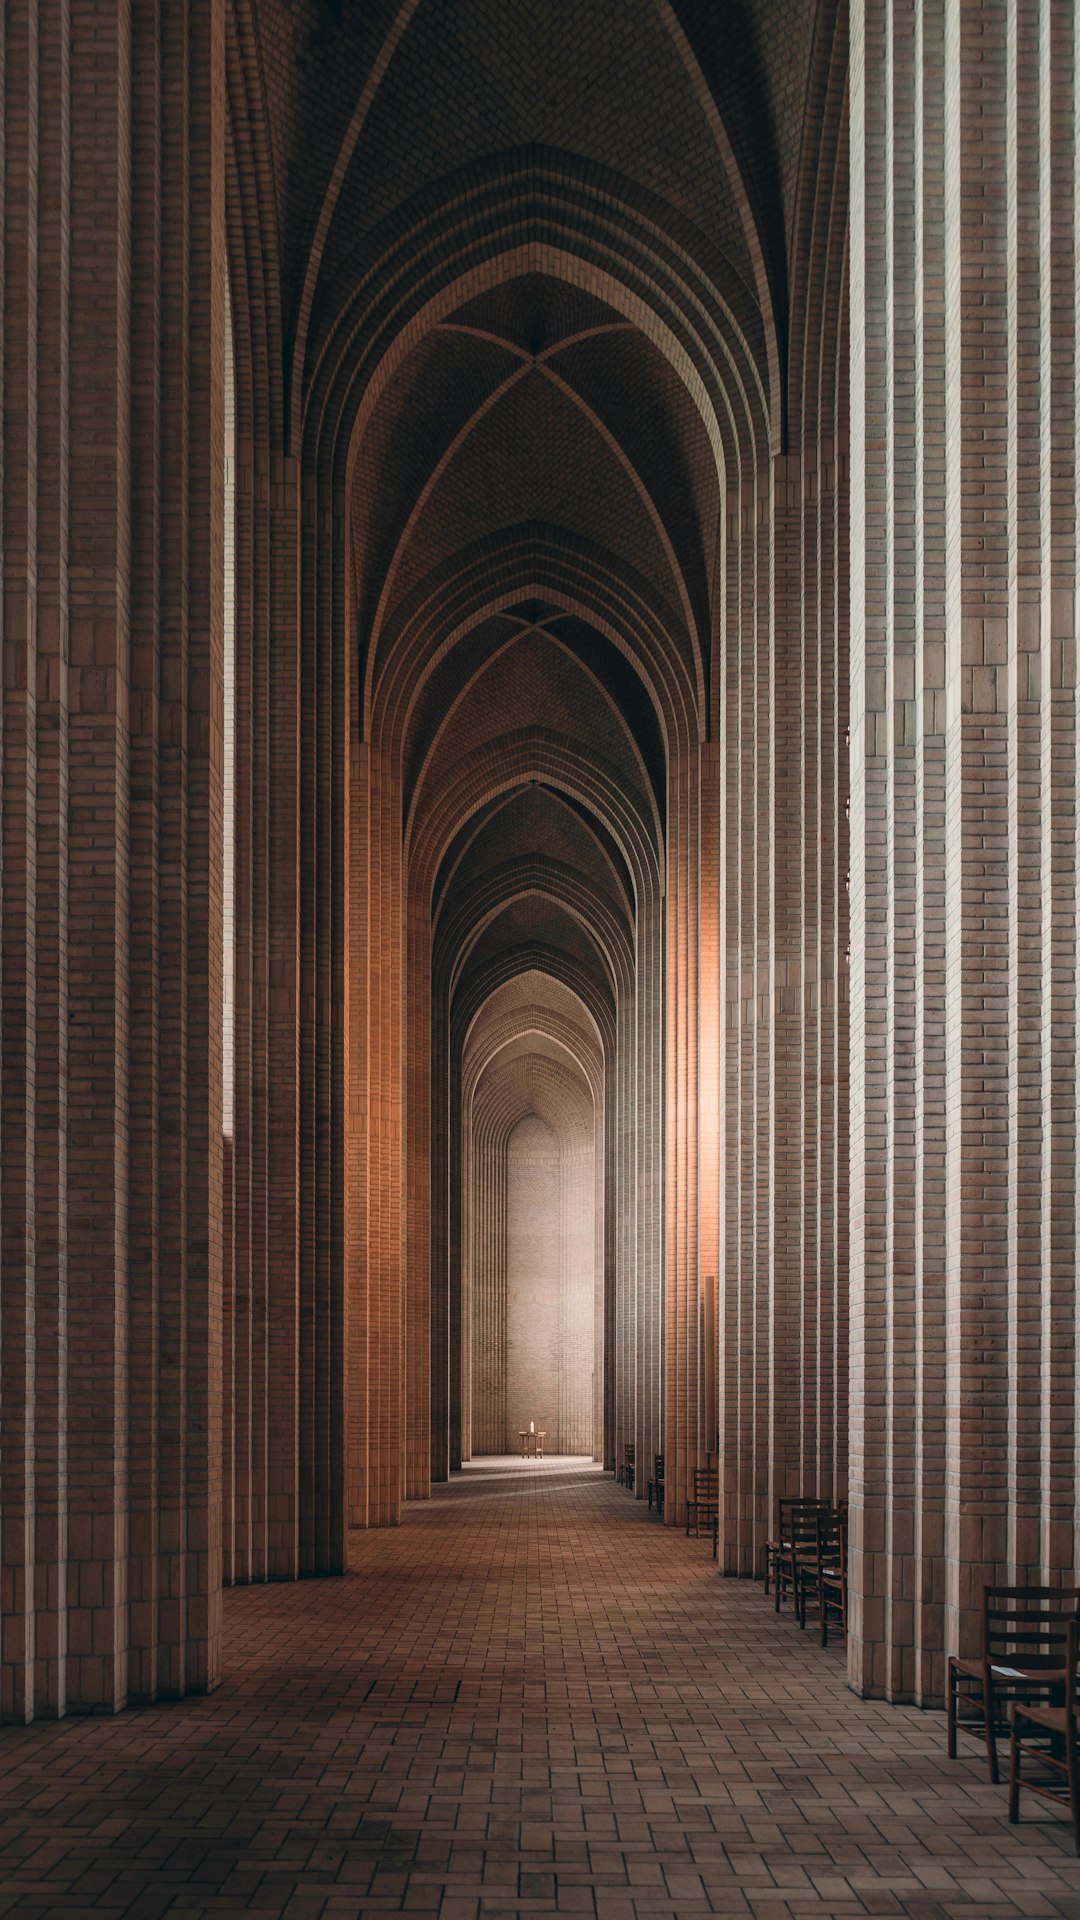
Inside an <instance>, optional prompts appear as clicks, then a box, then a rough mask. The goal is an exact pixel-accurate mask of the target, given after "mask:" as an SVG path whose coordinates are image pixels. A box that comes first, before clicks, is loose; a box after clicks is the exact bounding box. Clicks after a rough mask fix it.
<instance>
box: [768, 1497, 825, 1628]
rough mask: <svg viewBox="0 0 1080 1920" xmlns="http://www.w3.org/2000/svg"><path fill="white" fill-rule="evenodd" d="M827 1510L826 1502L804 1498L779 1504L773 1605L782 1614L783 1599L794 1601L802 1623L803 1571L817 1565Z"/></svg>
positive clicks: (793, 1498) (785, 1498) (791, 1499)
mask: <svg viewBox="0 0 1080 1920" xmlns="http://www.w3.org/2000/svg"><path fill="white" fill-rule="evenodd" d="M827 1507H828V1502H827V1501H825V1500H813V1499H809V1498H807V1497H806V1496H802V1495H800V1496H797V1497H791V1498H788V1497H786V1496H785V1497H784V1498H783V1499H781V1500H779V1501H778V1502H777V1518H778V1533H777V1544H776V1549H775V1553H774V1555H773V1574H774V1578H775V1583H776V1591H775V1597H774V1606H775V1609H776V1612H777V1613H779V1611H780V1607H781V1604H782V1602H783V1601H784V1600H787V1599H791V1600H794V1602H795V1605H796V1609H797V1611H798V1614H799V1620H800V1623H801V1622H802V1618H803V1614H802V1603H801V1599H800V1591H799V1583H800V1569H802V1568H804V1567H806V1568H810V1567H813V1566H815V1565H816V1562H817V1519H818V1514H819V1513H821V1512H823V1511H825V1510H826V1509H827Z"/></svg>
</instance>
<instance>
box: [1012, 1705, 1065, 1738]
mask: <svg viewBox="0 0 1080 1920" xmlns="http://www.w3.org/2000/svg"><path fill="white" fill-rule="evenodd" d="M1019 1711H1020V1717H1021V1719H1022V1720H1030V1721H1033V1722H1034V1724H1035V1725H1036V1726H1037V1727H1043V1728H1044V1729H1045V1731H1046V1732H1047V1733H1064V1732H1065V1730H1066V1726H1067V1724H1068V1715H1067V1714H1066V1712H1065V1709H1064V1707H1032V1706H1029V1705H1028V1704H1027V1702H1025V1703H1024V1705H1023V1706H1021V1707H1020V1709H1019Z"/></svg>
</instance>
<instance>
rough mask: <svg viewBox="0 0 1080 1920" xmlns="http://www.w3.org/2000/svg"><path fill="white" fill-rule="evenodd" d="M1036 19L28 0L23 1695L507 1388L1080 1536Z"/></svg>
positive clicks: (15, 1172)
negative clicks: (1079, 1521)
mask: <svg viewBox="0 0 1080 1920" xmlns="http://www.w3.org/2000/svg"><path fill="white" fill-rule="evenodd" d="M1074 16H1075V9H1074V7H1073V6H1072V4H1071V0H1001V4H1000V5H989V4H986V0H912V3H911V4H901V0H852V6H851V9H850V19H849V17H848V10H847V9H846V8H845V7H844V6H843V5H842V4H840V0H783V3H782V4H778V0H741V4H738V5H736V4H735V3H734V0H731V4H728V3H727V0H724V4H718V3H717V0H596V4H590V5H588V6H584V7H582V6H579V7H575V8H571V7H566V6H562V5H559V4H557V0H539V4H538V3H537V0H373V4H370V5H363V6H361V5H359V4H356V5H354V4H351V0H336V3H335V4H331V3H330V0H48V3H47V4H46V0H9V4H8V7H7V9H6V14H5V19H4V28H3V32H4V36H5V39H4V64H3V87H4V94H5V116H4V124H3V134H2V139H3V166H4V189H3V198H2V214H0V220H2V235H0V238H2V247H3V263H4V275H3V465H2V484H3V502H2V506H3V515H2V539H3V563H4V603H3V620H4V678H3V715H2V718H3V736H2V746H3V763H2V803H3V819H2V844H0V855H2V871H0V915H2V918H0V937H2V984H3V1006H2V1013H3V1075H2V1097H3V1110H2V1118H3V1130H2V1136H0V1253H2V1271H0V1288H2V1290H0V1594H2V1603H3V1636H2V1694H0V1710H2V1712H3V1715H4V1716H5V1717H6V1718H8V1719H16V1720H24V1719H31V1718H34V1717H35V1716H48V1715H59V1714H62V1713H64V1712H66V1711H71V1710H78V1709H89V1708H117V1707H119V1706H122V1705H124V1704H125V1703H126V1702H128V1701H134V1700H148V1699H153V1698H156V1697H162V1696H169V1695H180V1694H183V1693H185V1692H192V1691H206V1690H208V1689H211V1688H212V1687H213V1686H214V1685H215V1683H216V1682H217V1680H218V1678H219V1675H220V1668H221V1646H220V1641H221V1596H222V1589H223V1586H225V1585H228V1584H241V1583H246V1582H254V1581H266V1580H292V1579H295V1578H297V1577H298V1576H300V1575H311V1574H332V1573H335V1572H339V1571H341V1570H343V1569H346V1568H348V1567H349V1566H350V1564H351V1563H352V1564H355V1561H356V1558H357V1555H358V1553H359V1547H360V1542H361V1539H362V1534H363V1530H365V1529H367V1528H371V1527H377V1526H390V1525H393V1524H394V1523H395V1522H396V1521H397V1520H398V1519H399V1517H400V1514H401V1509H402V1503H403V1502H404V1501H405V1500H407V1499H423V1498H425V1497H426V1496H427V1495H428V1494H429V1493H430V1490H431V1486H432V1484H433V1482H436V1481H440V1480H445V1479H447V1477H448V1476H449V1475H450V1474H451V1473H453V1472H454V1471H455V1470H456V1469H457V1468H458V1467H460V1465H461V1463H462V1461H463V1460H465V1459H468V1458H470V1457H471V1456H473V1455H475V1454H478V1453H482V1452H489V1451H490V1452H499V1451H503V1450H504V1449H505V1448H506V1446H507V1445H508V1444H512V1443H513V1440H514V1439H515V1437H516V1433H517V1430H518V1427H519V1426H520V1424H522V1423H523V1422H525V1421H526V1420H527V1419H528V1418H529V1417H535V1416H534V1415H533V1414H532V1411H531V1410H532V1409H533V1408H535V1412H536V1415H539V1424H543V1425H544V1426H545V1428H546V1432H547V1436H548V1441H549V1445H550V1446H551V1447H552V1448H553V1449H554V1450H555V1451H561V1452H564V1453H573V1454H588V1455H593V1456H594V1457H595V1458H596V1459H598V1460H602V1461H603V1462H604V1463H606V1464H607V1465H608V1466H611V1465H613V1464H614V1463H615V1461H616V1460H621V1459H622V1458H623V1454H624V1449H625V1448H626V1446H627V1445H633V1446H634V1447H635V1448H636V1453H637V1458H638V1461H639V1462H640V1463H648V1462H650V1461H651V1458H652V1456H653V1455H654V1454H656V1453H663V1454H664V1455H665V1458H666V1463H667V1465H666V1479H667V1489H668V1497H667V1507H666V1513H665V1519H666V1520H667V1522H668V1523H669V1524H675V1525H677V1524H679V1522H680V1521H681V1519H682V1516H683V1512H684V1504H685V1500H686V1497H687V1494H688V1490H689V1488H690V1485H691V1483H692V1477H693V1471H694V1469H695V1467H697V1466H698V1465H699V1464H701V1463H702V1462H703V1460H704V1458H705V1456H706V1454H715V1453H718V1454H719V1460H720V1475H721V1510H720V1542H719V1554H720V1571H721V1573H722V1574H726V1575H750V1574H752V1573H753V1572H755V1571H756V1570H757V1569H758V1568H759V1566H760V1558H761V1549H762V1544H763V1541H764V1537H765V1533H766V1529H767V1526H768V1523H769V1519H770V1516H771V1514H772V1511H773V1504H774V1501H775V1498H776V1496H777V1494H778V1493H782V1492H796V1491H800V1490H802V1491H805V1492H815V1493H821V1494H824V1495H829V1496H836V1495H838V1494H841V1493H844V1492H848V1493H849V1494H850V1500H851V1512H852V1548H853V1552H852V1588H853V1604H852V1616H853V1617H852V1632H851V1636H850V1645H849V1670H850V1677H851V1680H852V1683H853V1685H854V1686H855V1687H856V1688H857V1689H858V1690H859V1691H861V1692H863V1693H868V1694H878V1695H884V1696H887V1697H890V1698H895V1699H902V1700H907V1701H917V1702H924V1703H926V1702H932V1701H935V1700H938V1699H940V1696H941V1692H942V1685H943V1666H944V1660H945V1656H946V1654H947V1652H948V1651H950V1650H953V1649H956V1648H961V1649H964V1650H967V1649H968V1648H969V1646H970V1644H971V1642H972V1637H973V1635H974V1633H975V1630H976V1613H977V1602H978V1593H979V1589H980V1587H981V1584H982V1583H983V1582H984V1581H985V1580H986V1579H987V1578H990V1577H992V1576H994V1575H998V1574H1006V1573H1009V1574H1017V1575H1019V1576H1025V1575H1032V1576H1042V1577H1045V1578H1047V1579H1051V1580H1056V1579H1058V1578H1062V1577H1064V1576H1065V1575H1067V1574H1069V1573H1070V1572H1073V1571H1074V1570H1075V1562H1076V1558H1077V1547H1076V1526H1077V1460H1078V1457H1080V1446H1078V1436H1080V1425H1078V1422H1077V1394H1078V1381H1077V1374H1076V1355H1075V1326H1076V1315H1077V1293H1076V1279H1075V1242H1076V1224H1077V1209H1078V1205H1080V1182H1078V1168H1077V1156H1076V1137H1075V1136H1076V1113H1077V1060H1076V1027H1077V1016H1078V1005H1077V986H1076V982H1077V972H1076V965H1075V959H1076V928H1077V806H1076V800H1077V670H1076V645H1075V612H1076V610H1075V588H1076V529H1077V515H1076V507H1077V460H1078V444H1080V441H1078V425H1077V423H1078V420H1080V413H1078V409H1077V404H1076V400H1077V384H1078V380H1080V358H1078V353H1077V327H1076V321H1077V277H1076V258H1077V222H1078V219H1080V189H1078V153H1080V148H1078V141H1077V126H1076V52H1077V49H1076V31H1077V26H1076V19H1075V17H1074ZM645 1480H646V1474H645V1473H639V1488H641V1489H643V1488H644V1485H645Z"/></svg>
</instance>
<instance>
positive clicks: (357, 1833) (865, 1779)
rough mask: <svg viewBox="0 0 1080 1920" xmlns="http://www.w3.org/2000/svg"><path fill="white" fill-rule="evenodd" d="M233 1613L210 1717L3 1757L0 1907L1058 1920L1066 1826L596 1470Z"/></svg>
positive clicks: (440, 1518)
mask: <svg viewBox="0 0 1080 1920" xmlns="http://www.w3.org/2000/svg"><path fill="white" fill-rule="evenodd" d="M360 1560H361V1569H360V1572H359V1573H358V1574H357V1575H355V1576H351V1577H349V1578H346V1579H342V1580H325V1581H312V1582H305V1583H302V1584H299V1585H280V1586H271V1587H258V1588H248V1589H246V1590H239V1591H234V1592H231V1593H229V1594H227V1595H226V1636H227V1658H226V1680H225V1684H224V1685H223V1686H222V1688H221V1689H220V1690H219V1691H218V1692H217V1693H216V1694H214V1695H213V1696H211V1697H210V1698H204V1699H192V1700H187V1701H185V1702H181V1703H178V1704H174V1705H169V1706H162V1707H159V1708H153V1709H147V1710H142V1711H134V1712H130V1713H127V1714H124V1715H122V1716H120V1717H119V1718H117V1719H112V1720H108V1719H84V1720H68V1721H65V1722H61V1723H56V1724H52V1725H48V1724H45V1723H40V1722H39V1723H38V1724H36V1725H34V1726H32V1727H28V1728H25V1729H22V1728H20V1729H13V1730H8V1731H6V1732H5V1733H4V1734H3V1736H2V1737H0V1746H2V1752H3V1758H4V1762H5V1766H4V1786H3V1794H2V1804H0V1865H2V1869H3V1871H2V1878H0V1912H3V1913H17V1914H20V1915H49V1914H63V1913H71V1912H100V1913H105V1914H112V1915H116V1916H120V1915H124V1916H130V1920H158V1916H163V1915H168V1916H169V1917H170V1920H201V1916H204V1915H212V1914H221V1913H244V1914H247V1915H249V1916H251V1917H252V1920H271V1916H274V1917H275V1920H276V1916H279V1915H287V1916H288V1920H315V1917H316V1916H320V1915H327V1916H329V1915H374V1914H381V1913H395V1912H406V1913H417V1914H424V1913H427V1914H432V1915H436V1914H437V1915H438V1916H439V1920H506V1917H508V1916H510V1915H521V1916H525V1915H532V1914H579V1915H596V1916H599V1917H600V1920H654V1917H656V1920H659V1917H660V1916H679V1920H682V1917H683V1916H685V1917H686V1920H690V1916H695V1915H699V1914H723V1915H731V1916H736V1915H747V1916H760V1920H788V1917H789V1916H791V1917H792V1920H796V1917H797V1920H804V1917H805V1920H810V1917H811V1916H813V1920H828V1916H833V1915H835V1916H837V1917H838V1920H839V1916H841V1915H843V1916H860V1920H871V1917H873V1920H878V1917H880V1920H885V1916H893V1915H897V1914H907V1915H912V1916H916V1920H951V1916H953V1915H959V1916H964V1917H965V1920H975V1916H977V1917H978V1920H998V1916H1001V1917H1002V1920H1004V1916H1018V1917H1020V1920H1036V1916H1040V1915H1077V1914H1080V1863H1078V1862H1077V1861H1076V1860H1075V1859H1074V1858H1073V1855H1072V1852H1071V1848H1070V1845H1069V1841H1068V1835H1067V1829H1066V1827H1065V1824H1064V1822H1061V1821H1058V1820H1056V1819H1055V1818H1054V1817H1053V1816H1052V1815H1047V1816H1046V1817H1040V1816H1039V1815H1036V1814H1034V1813H1033V1812H1032V1811H1031V1809H1030V1808H1027V1807H1025V1817H1024V1820H1023V1823H1022V1825H1021V1826H1020V1827H1019V1828H1018V1829H1010V1828H1009V1827H1008V1825H1007V1823H1006V1819H1005V1795H1004V1791H1003V1790H999V1789H994V1788H992V1787H991V1786H989V1785H988V1784H987V1782H986V1780H985V1777H984V1773H983V1769H982V1767H981V1765H980V1763H979V1760H978V1758H977V1749H976V1748H975V1746H974V1744H971V1745H970V1749H969V1751H970V1754H971V1757H970V1758H969V1759H964V1760H962V1761H960V1762H957V1763H950V1762H949V1761H948V1760H946V1758H945V1752H944V1725H943V1721H942V1717H941V1716H940V1715H939V1714H924V1713H920V1712H917V1711H915V1710H914V1709H908V1708H892V1707H888V1706H884V1705H882V1704H880V1703H877V1702H872V1701H860V1700H858V1699H856V1698H855V1696H854V1695H853V1694H851V1693H850V1692H849V1691H848V1690H847V1687H846V1684H845V1677H844V1667H843V1664H842V1661H841V1659H840V1657H839V1656H838V1655H837V1654H836V1653H834V1652H833V1651H832V1650H830V1651H829V1652H827V1653H822V1652H821V1651H820V1649H819V1648H818V1647H817V1645H816V1644H815V1642H814V1641H813V1639H812V1638H811V1637H809V1636H808V1637H806V1638H804V1637H803V1636H801V1635H800V1634H799V1633H798V1631H797V1629H796V1628H795V1627H794V1625H793V1623H792V1622H791V1620H790V1618H783V1619H781V1620H780V1621H776V1620H775V1619H774V1617H773V1614H772V1612H771V1610H770V1609H769V1608H768V1607H767V1606H766V1604H765V1602H764V1600H763V1597H762V1594H761V1589H760V1587H758V1586H754V1585H750V1584H749V1583H745V1582H734V1581H722V1580H719V1579H718V1578H717V1577H716V1574H715V1571H714V1568H713V1564H712V1562H711V1560H710V1558H709V1554H708V1550H707V1548H706V1547H705V1545H704V1543H702V1542H699V1541H693V1540H690V1541H687V1540H685V1539H684V1538H683V1536H682V1534H681V1533H680V1532H672V1531H670V1530H667V1529H664V1528H662V1527H660V1526H658V1525H657V1524H656V1523H655V1521H652V1520H650V1519H649V1518H648V1517H647V1516H646V1514H645V1513H644V1511H643V1509H642V1507H641V1506H640V1505H636V1504H634V1503H633V1502H632V1501H631V1500H630V1498H629V1496H628V1495H627V1494H626V1493H625V1492H624V1491H623V1490H622V1489H620V1488H616V1487H614V1486H613V1485H612V1483H611V1481H610V1479H609V1478H606V1477H604V1476H602V1475H601V1474H600V1472H599V1471H598V1470H597V1469H596V1468H595V1467H593V1466H592V1465H591V1464H590V1463H587V1462H584V1461H568V1460H557V1461H549V1462H547V1463H546V1464H545V1465H543V1466H534V1465H532V1464H529V1465H525V1464H524V1463H522V1462H519V1461H511V1460H504V1459H503V1460H486V1461H479V1462H477V1463H476V1464H475V1465H474V1466H473V1467H472V1468H470V1469H468V1470H466V1471H465V1472H464V1473H463V1474H462V1475H460V1476H458V1477H455V1479H454V1481H453V1483H452V1484H451V1485H450V1486H448V1487H442V1488H439V1489H437V1490H436V1494H435V1497H434V1498H433V1499H432V1500H431V1501H430V1502H429V1503H426V1504H423V1505H416V1506H413V1507H410V1508H409V1509H408V1510H407V1515H406V1519H405V1523H404V1525H403V1526H402V1527H401V1528H400V1529H398V1530H396V1531H381V1532H373V1533H371V1534H370V1535H369V1536H367V1537H366V1539H365V1540H364V1542H363V1544H362V1547H361V1551H360Z"/></svg>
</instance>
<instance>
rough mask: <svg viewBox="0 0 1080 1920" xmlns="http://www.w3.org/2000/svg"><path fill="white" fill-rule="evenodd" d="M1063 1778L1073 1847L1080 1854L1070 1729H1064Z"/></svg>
mask: <svg viewBox="0 0 1080 1920" xmlns="http://www.w3.org/2000/svg"><path fill="white" fill-rule="evenodd" d="M1065 1742H1066V1745H1065V1770H1066V1771H1065V1777H1066V1779H1067V1780H1068V1783H1069V1812H1070V1814H1071V1815H1072V1830H1073V1847H1074V1849H1075V1851H1076V1852H1077V1853H1078V1854H1080V1777H1078V1773H1077V1752H1076V1741H1075V1740H1074V1739H1073V1730H1072V1727H1071V1726H1069V1725H1066V1728H1065Z"/></svg>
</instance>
